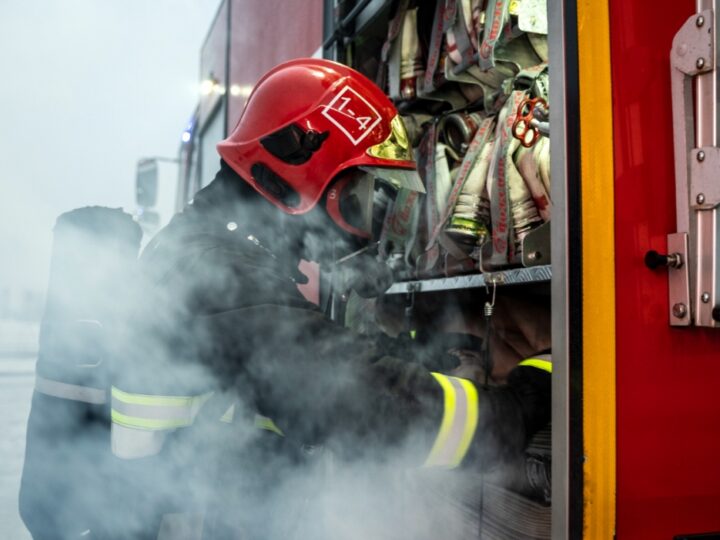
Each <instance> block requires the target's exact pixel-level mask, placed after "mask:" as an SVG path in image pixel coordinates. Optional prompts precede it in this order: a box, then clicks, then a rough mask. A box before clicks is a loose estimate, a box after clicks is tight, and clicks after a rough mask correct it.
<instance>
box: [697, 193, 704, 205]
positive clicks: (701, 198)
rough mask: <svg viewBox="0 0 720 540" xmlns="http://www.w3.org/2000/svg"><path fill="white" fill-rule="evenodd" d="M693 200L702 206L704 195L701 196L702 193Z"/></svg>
mask: <svg viewBox="0 0 720 540" xmlns="http://www.w3.org/2000/svg"><path fill="white" fill-rule="evenodd" d="M695 200H696V201H697V203H698V204H703V203H704V202H705V195H703V194H702V193H698V196H697V197H695Z"/></svg>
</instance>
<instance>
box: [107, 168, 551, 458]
mask: <svg viewBox="0 0 720 540" xmlns="http://www.w3.org/2000/svg"><path fill="white" fill-rule="evenodd" d="M281 218H282V219H281ZM293 219H294V218H293V216H289V217H288V216H286V215H285V214H282V213H281V212H280V211H279V210H278V209H276V208H275V207H274V206H272V205H271V204H270V203H268V202H267V201H266V200H265V199H263V198H261V197H260V196H258V195H257V194H256V193H255V192H254V191H253V190H252V189H251V188H250V187H249V186H248V185H247V184H246V183H245V182H243V181H242V180H241V179H239V178H238V177H237V176H236V175H235V173H234V172H233V171H232V170H230V169H229V167H227V166H226V165H225V164H224V163H223V164H222V167H221V170H220V172H219V173H218V175H217V176H216V178H215V180H214V181H213V182H212V183H211V184H210V185H208V186H207V187H206V188H204V189H203V190H201V191H200V192H199V193H198V194H197V195H196V196H195V199H194V201H193V202H192V204H190V205H188V206H187V207H186V209H185V210H184V211H183V212H182V213H180V214H178V215H177V216H175V218H173V220H172V221H171V223H170V224H169V225H168V226H167V227H166V228H165V229H164V230H162V231H161V232H160V233H159V234H158V235H157V236H156V237H155V238H154V239H153V241H152V242H151V243H150V244H149V245H148V246H147V248H146V249H145V250H144V252H143V255H142V257H141V268H142V270H143V272H144V275H145V277H146V279H145V282H144V283H143V284H142V287H143V290H142V292H141V295H140V298H141V300H140V301H139V302H137V305H136V306H135V308H134V312H133V314H132V316H131V320H132V325H131V326H130V328H129V330H128V331H129V332H130V335H124V336H121V337H122V339H121V340H120V342H121V343H123V344H124V345H123V348H122V351H123V353H122V354H123V356H124V366H125V367H124V368H123V369H122V370H121V371H120V372H119V373H118V374H117V377H116V384H117V385H118V386H119V387H120V388H122V390H123V391H126V392H137V393H139V394H166V395H196V394H202V393H204V392H207V391H209V390H212V391H214V394H213V398H211V399H210V401H209V402H208V403H207V405H206V406H205V408H204V411H205V410H207V411H211V414H213V415H214V414H222V411H223V410H224V408H225V407H226V405H227V400H228V397H230V399H231V400H239V401H240V402H241V403H242V407H241V409H242V410H243V411H254V412H256V413H258V414H260V415H263V416H264V417H268V418H270V419H272V421H273V422H274V423H275V425H276V426H277V427H278V428H279V429H280V430H281V431H282V433H283V434H284V435H285V437H286V439H287V440H288V441H293V442H296V443H297V444H310V445H317V444H327V445H331V446H332V445H334V447H335V449H336V450H337V451H338V452H339V453H340V454H344V455H346V456H347V457H348V458H353V457H354V456H355V455H356V454H361V455H363V456H367V455H368V454H373V453H378V455H382V454H383V453H384V452H386V451H388V450H390V449H393V448H399V447H407V446H408V444H407V443H408V442H409V441H412V447H413V448H414V449H415V450H414V455H412V459H414V460H416V461H417V464H418V465H421V464H422V463H423V460H424V459H425V458H426V457H427V453H428V451H429V449H430V447H431V446H432V443H433V440H434V439H435V437H436V435H437V433H438V427H439V425H440V422H441V419H442V417H443V407H444V398H443V389H442V388H441V386H440V385H439V384H438V383H437V381H436V380H435V378H434V377H433V375H432V374H431V373H430V372H429V371H428V370H427V369H426V368H424V367H422V366H421V365H420V364H416V363H412V362H407V361H405V360H400V359H399V358H397V357H395V356H392V355H389V354H388V353H387V351H385V350H383V348H382V346H379V345H378V344H377V343H376V342H373V341H371V340H369V339H366V338H363V337H361V336H358V335H356V334H354V333H353V332H352V331H350V330H348V329H346V328H343V327H341V326H340V325H338V324H336V323H334V322H332V321H331V320H330V319H328V318H327V317H326V316H325V315H324V314H323V313H321V312H320V311H319V310H318V308H317V307H316V306H314V305H313V304H311V303H309V302H307V301H306V300H305V299H304V298H303V296H302V295H301V294H300V293H299V291H298V289H297V281H298V279H300V276H299V274H298V272H297V270H296V269H297V263H298V260H299V256H300V255H299V253H298V245H299V244H300V243H302V236H301V235H298V234H297V233H298V231H299V230H300V229H301V228H302V227H301V225H302V224H303V223H305V222H304V221H303V220H305V219H307V218H306V217H303V216H300V217H298V218H297V224H298V225H297V226H295V225H294V222H293V221H292V220H293ZM128 344H130V345H128ZM478 392H479V403H480V405H479V420H478V424H477V429H476V431H475V434H474V440H473V442H472V445H471V447H470V450H469V452H468V454H467V456H466V457H465V460H464V463H463V465H464V466H465V465H470V466H472V464H473V463H478V462H482V463H484V464H485V465H486V466H490V465H491V464H492V463H494V462H497V461H498V460H501V459H502V457H503V456H504V455H506V454H512V453H516V452H518V451H520V450H521V449H522V448H523V447H524V445H525V443H526V441H527V440H528V438H529V437H530V436H531V435H532V434H533V433H534V432H535V431H537V430H538V429H539V428H540V427H542V426H544V425H545V424H547V422H548V421H549V416H550V398H549V396H550V376H549V374H548V373H546V372H544V371H542V370H537V369H534V368H531V367H525V368H517V369H516V370H515V372H514V373H513V374H512V376H511V377H510V382H509V385H508V386H507V387H504V388H500V389H498V388H494V389H490V388H478ZM223 400H226V401H223ZM189 430H192V428H189ZM412 453H413V452H411V454H412Z"/></svg>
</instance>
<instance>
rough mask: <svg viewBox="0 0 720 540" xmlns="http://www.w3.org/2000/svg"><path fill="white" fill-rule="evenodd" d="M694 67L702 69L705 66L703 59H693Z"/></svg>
mask: <svg viewBox="0 0 720 540" xmlns="http://www.w3.org/2000/svg"><path fill="white" fill-rule="evenodd" d="M695 67H696V68H698V69H702V68H704V67H705V59H704V58H698V59H697V60H695Z"/></svg>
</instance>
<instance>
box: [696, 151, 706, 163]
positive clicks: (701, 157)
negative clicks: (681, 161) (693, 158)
mask: <svg viewBox="0 0 720 540" xmlns="http://www.w3.org/2000/svg"><path fill="white" fill-rule="evenodd" d="M697 160H698V161H701V162H702V161H705V151H704V150H700V151H699V152H698V153H697Z"/></svg>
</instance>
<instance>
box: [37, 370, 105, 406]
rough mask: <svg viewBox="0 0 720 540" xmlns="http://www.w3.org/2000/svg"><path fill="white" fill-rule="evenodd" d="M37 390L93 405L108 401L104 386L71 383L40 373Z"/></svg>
mask: <svg viewBox="0 0 720 540" xmlns="http://www.w3.org/2000/svg"><path fill="white" fill-rule="evenodd" d="M35 391H36V392H39V393H41V394H44V395H46V396H51V397H56V398H60V399H69V400H71V401H81V402H83V403H90V404H92V405H102V404H103V403H106V402H107V391H106V390H104V389H102V388H93V387H92V386H83V385H79V384H69V383H65V382H61V381H56V380H53V379H47V378H45V377H41V376H40V375H37V376H36V377H35Z"/></svg>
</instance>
